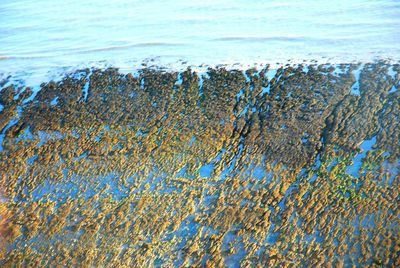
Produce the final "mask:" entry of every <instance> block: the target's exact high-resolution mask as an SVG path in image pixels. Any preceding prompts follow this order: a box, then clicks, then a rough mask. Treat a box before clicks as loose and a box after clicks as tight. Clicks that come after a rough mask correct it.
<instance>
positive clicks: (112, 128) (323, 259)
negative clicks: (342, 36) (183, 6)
mask: <svg viewBox="0 0 400 268" xmlns="http://www.w3.org/2000/svg"><path fill="white" fill-rule="evenodd" d="M399 88H400V65H399V64H389V63H386V62H375V63H369V64H342V65H335V66H332V65H329V64H325V65H317V64H315V65H296V66H282V67H281V68H279V69H277V70H270V69H269V68H268V67H266V68H264V69H262V70H256V69H248V70H245V71H242V70H227V69H225V68H210V69H208V70H207V72H205V73H202V74H198V73H196V72H194V71H192V70H191V69H187V70H185V71H182V72H172V71H167V72H166V71H161V70H155V69H150V68H144V69H142V70H141V71H140V72H139V73H138V74H137V75H132V74H122V73H120V72H118V70H117V69H113V68H109V69H105V70H100V69H83V70H79V71H76V72H75V73H73V74H70V75H67V76H65V78H64V79H62V80H61V81H59V82H46V83H43V84H42V85H41V86H40V90H39V91H38V92H33V90H31V89H30V88H27V87H18V86H14V85H10V86H3V88H2V90H1V91H0V104H1V106H0V107H1V109H0V135H1V136H0V142H1V145H0V159H1V160H0V170H1V172H0V185H1V187H2V191H3V193H4V199H3V202H1V209H2V213H7V218H6V220H4V223H2V226H1V229H0V230H1V232H2V235H3V237H2V238H1V239H2V241H5V243H6V245H5V246H3V247H2V252H1V255H0V257H1V259H0V264H2V265H3V266H9V267H14V266H17V267H20V266H24V267H25V266H34V267H40V266H52V265H61V266H78V267H89V266H93V267H101V266H106V267H143V266H166V267H169V266H181V267H187V266H194V267H198V266H211V267H214V266H216V267H220V266H229V267H239V265H240V266H241V267H242V266H243V267H253V266H257V265H259V266H260V267H266V266H267V267H271V266H277V265H279V266H284V267H289V266H292V265H293V266H295V267H296V266H301V267H304V266H316V267H332V266H334V267H343V266H346V267H348V266H374V265H375V266H386V267H399V266H400V257H399V256H400V243H399V241H400V236H399V234H400V222H399V221H400V220H399V219H400V217H399V216H400V206H399V205H400V197H399V191H400V176H399V165H400V161H399V159H400V126H399V125H400V91H399ZM3 211H4V212H3ZM1 216H3V215H1ZM3 218H4V217H3ZM1 220H2V221H3V219H1Z"/></svg>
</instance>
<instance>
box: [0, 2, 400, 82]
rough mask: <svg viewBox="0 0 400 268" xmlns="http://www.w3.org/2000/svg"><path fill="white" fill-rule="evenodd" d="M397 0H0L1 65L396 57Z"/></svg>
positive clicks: (19, 70) (25, 72) (41, 67)
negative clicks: (150, 60) (152, 60)
mask: <svg viewBox="0 0 400 268" xmlns="http://www.w3.org/2000/svg"><path fill="white" fill-rule="evenodd" d="M399 14H400V3H399V2H398V1H390V0H384V1H366V0H355V1H347V0H338V1H328V2H327V1H321V0H318V1H294V0H292V1H284V2H283V1H276V0H275V1H250V2H249V1H244V0H234V1H227V0H219V1H211V0H205V1H183V0H177V1H160V0H159V1H154V0H153V1H141V0H136V1H127V0H116V1H97V0H96V1H94V0H86V1H80V0H79V1H78V0H65V1H51V0H36V1H31V0H2V1H1V2H0V17H1V23H0V42H1V46H0V73H6V74H14V76H15V74H17V75H16V76H17V77H18V78H20V79H23V80H29V79H34V78H36V79H37V81H34V82H32V83H36V82H39V81H40V80H42V79H43V76H49V77H51V74H52V73H54V71H55V70H57V71H63V70H65V69H68V68H71V67H72V68H75V67H77V66H87V65H90V66H91V65H97V66H99V65H100V66H104V65H109V64H111V65H114V66H117V67H120V68H121V69H129V70H130V69H135V68H137V66H138V64H139V63H142V62H143V61H144V60H146V59H154V62H153V63H151V62H150V64H157V65H163V66H170V67H171V66H173V67H174V68H176V67H179V66H182V63H184V64H183V65H185V64H186V63H185V62H187V64H188V65H200V64H203V63H205V64H208V65H216V64H221V63H227V64H235V63H240V64H247V63H250V64H252V63H260V62H268V63H276V62H280V63H286V62H287V61H288V60H292V61H293V62H301V61H303V60H306V61H311V60H318V61H319V62H326V61H329V62H349V61H371V60H373V59H376V58H385V59H386V58H391V59H394V60H398V59H399V55H400V47H399V46H398V44H399V43H400V34H399V30H398V29H400V16H399Z"/></svg>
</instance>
